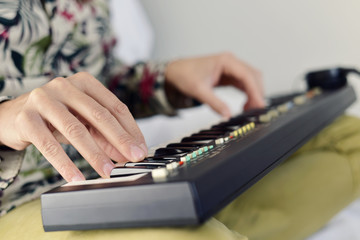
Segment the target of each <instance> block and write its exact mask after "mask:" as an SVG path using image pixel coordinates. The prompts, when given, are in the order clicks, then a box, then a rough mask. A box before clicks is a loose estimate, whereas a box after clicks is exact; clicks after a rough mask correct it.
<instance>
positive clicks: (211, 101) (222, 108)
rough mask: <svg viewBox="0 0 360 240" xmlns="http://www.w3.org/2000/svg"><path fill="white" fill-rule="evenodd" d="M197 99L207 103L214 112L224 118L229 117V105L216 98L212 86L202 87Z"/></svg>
mask: <svg viewBox="0 0 360 240" xmlns="http://www.w3.org/2000/svg"><path fill="white" fill-rule="evenodd" d="M197 99H198V100H199V101H201V102H203V103H205V104H208V105H209V106H210V107H211V108H212V109H213V110H214V111H215V112H217V113H219V114H220V115H221V116H223V117H224V118H226V119H229V118H230V117H231V111H230V109H229V107H228V106H227V105H226V104H225V103H224V102H223V101H222V100H221V99H220V98H218V97H217V96H216V95H215V93H214V91H213V89H212V88H203V89H202V91H201V92H200V93H199V94H198V96H197Z"/></svg>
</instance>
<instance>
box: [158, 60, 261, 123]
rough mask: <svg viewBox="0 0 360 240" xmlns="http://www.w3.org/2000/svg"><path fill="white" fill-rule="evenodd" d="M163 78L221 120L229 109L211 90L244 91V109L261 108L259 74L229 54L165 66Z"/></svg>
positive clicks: (178, 61) (180, 61)
mask: <svg viewBox="0 0 360 240" xmlns="http://www.w3.org/2000/svg"><path fill="white" fill-rule="evenodd" d="M165 78H166V81H168V82H169V83H170V84H172V85H173V86H175V87H176V88H177V89H178V90H179V91H180V92H182V93H183V94H185V95H188V96H190V97H193V98H195V99H197V100H199V101H200V102H203V103H206V104H208V105H209V106H210V107H211V108H212V109H214V110H215V111H216V112H218V113H219V114H221V115H222V116H223V117H225V118H229V117H230V116H231V113H230V109H229V107H228V106H227V105H226V104H225V103H224V102H223V101H222V100H220V99H219V98H218V97H217V96H216V95H215V94H214V91H213V88H214V87H215V86H225V85H232V86H234V87H236V88H238V89H240V90H242V91H244V92H245V93H246V94H247V96H248V100H247V102H246V104H245V106H244V109H245V110H246V109H249V108H261V107H264V99H263V95H264V93H263V85H262V77H261V74H260V72H259V71H257V70H256V69H254V68H253V67H251V66H249V65H248V64H246V63H245V62H243V61H241V60H239V59H237V58H236V57H235V56H234V55H233V54H231V53H221V54H217V55H213V56H207V57H199V58H189V59H181V60H177V61H173V62H171V63H169V65H168V66H167V68H166V71H165Z"/></svg>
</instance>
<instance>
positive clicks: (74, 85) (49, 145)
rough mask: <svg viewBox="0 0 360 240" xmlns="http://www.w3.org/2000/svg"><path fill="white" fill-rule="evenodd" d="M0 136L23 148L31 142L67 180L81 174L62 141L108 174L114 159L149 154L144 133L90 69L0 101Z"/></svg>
mask: <svg viewBox="0 0 360 240" xmlns="http://www.w3.org/2000/svg"><path fill="white" fill-rule="evenodd" d="M0 126H1V131H0V142H1V144H3V145H6V146H8V147H10V148H13V149H16V150H23V149H25V148H26V147H27V146H28V145H29V144H34V145H35V146H36V147H37V149H38V150H39V151H40V152H41V153H42V154H43V156H44V157H45V158H46V159H47V160H48V161H49V162H50V163H51V164H52V165H53V166H54V167H55V169H56V170H57V171H58V172H59V173H60V174H61V175H62V176H63V177H64V179H65V180H66V181H68V182H70V181H78V180H84V179H85V178H84V176H83V175H82V173H81V172H80V171H79V169H78V168H77V167H76V166H75V164H74V163H73V162H72V161H71V160H70V159H69V157H68V156H67V155H66V153H65V151H64V150H63V149H62V147H61V145H60V143H66V144H69V143H70V144H72V145H73V146H74V147H75V148H76V149H77V150H78V151H79V152H80V154H81V155H82V156H83V157H84V158H85V159H86V160H87V161H88V162H89V163H90V165H91V166H92V167H93V168H94V169H95V170H96V171H97V172H98V173H99V174H100V176H102V177H104V178H107V177H109V176H110V173H111V170H112V169H113V168H114V164H113V163H112V161H111V159H112V160H114V161H116V162H127V161H140V160H142V159H144V157H145V156H146V155H147V147H146V143H145V140H144V137H143V135H142V133H141V131H140V130H139V128H138V126H137V124H136V122H135V120H134V118H133V117H132V115H131V113H130V112H129V110H128V108H127V107H126V105H125V104H123V103H122V102H121V101H119V99H118V98H117V97H116V96H115V95H113V94H112V93H111V92H110V91H109V90H108V89H106V88H105V87H104V86H103V85H102V84H101V83H100V82H99V81H98V80H96V79H95V78H94V77H93V76H91V75H90V74H88V73H77V74H75V75H73V76H71V77H68V78H55V79H54V80H52V81H50V82H49V83H47V84H45V85H44V86H42V87H40V88H36V89H34V90H33V91H31V92H29V93H27V94H24V95H21V96H19V97H18V98H16V99H14V100H10V101H7V102H4V103H2V104H0Z"/></svg>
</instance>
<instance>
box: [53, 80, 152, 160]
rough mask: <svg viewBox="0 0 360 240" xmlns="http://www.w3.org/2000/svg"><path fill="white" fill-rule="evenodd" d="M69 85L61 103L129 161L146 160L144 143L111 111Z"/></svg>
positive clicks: (61, 97)
mask: <svg viewBox="0 0 360 240" xmlns="http://www.w3.org/2000/svg"><path fill="white" fill-rule="evenodd" d="M68 84H69V86H67V91H66V92H64V93H63V94H62V95H61V96H58V98H60V99H61V102H63V103H64V104H65V105H66V106H67V107H69V108H71V109H72V110H73V111H76V112H77V114H79V115H80V116H81V118H83V119H85V120H86V121H87V122H88V123H89V124H90V125H91V126H93V127H94V128H96V129H97V130H98V131H99V132H100V133H101V134H102V135H103V136H104V137H105V138H106V140H108V141H109V142H110V143H111V144H112V146H114V147H115V148H116V149H117V150H118V151H119V152H121V153H122V154H123V155H124V156H125V157H126V158H127V159H128V160H129V161H135V162H136V161H140V160H143V159H144V158H145V156H146V154H145V152H144V150H142V149H141V148H140V147H139V146H140V145H141V144H142V143H139V142H138V141H137V140H136V139H135V138H134V137H133V136H132V135H130V134H129V133H128V132H127V131H126V130H125V129H124V127H123V125H121V124H120V123H119V122H118V121H117V119H116V118H115V117H114V115H113V114H111V112H110V111H109V110H107V109H106V108H105V107H103V106H102V105H100V104H99V103H98V102H97V101H95V100H94V99H93V98H91V97H90V96H89V95H86V94H84V93H83V92H81V91H80V90H79V89H78V88H76V87H74V86H73V85H72V84H71V83H68ZM129 114H130V113H129ZM69 140H70V139H69Z"/></svg>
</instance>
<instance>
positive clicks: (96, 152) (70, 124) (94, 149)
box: [35, 89, 114, 178]
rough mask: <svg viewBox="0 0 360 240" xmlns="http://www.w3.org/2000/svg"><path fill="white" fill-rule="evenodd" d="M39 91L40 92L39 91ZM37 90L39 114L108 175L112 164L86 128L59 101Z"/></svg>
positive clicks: (106, 176)
mask: <svg viewBox="0 0 360 240" xmlns="http://www.w3.org/2000/svg"><path fill="white" fill-rule="evenodd" d="M39 91H40V92H39ZM37 92H39V93H37V95H38V96H37V97H36V98H38V99H41V101H36V103H37V104H36V105H35V106H36V107H37V110H38V112H39V113H40V115H41V116H42V117H43V118H44V119H45V120H46V121H48V122H50V123H51V124H52V125H53V126H54V127H55V128H56V129H57V130H58V131H59V132H60V133H61V134H62V135H64V137H65V138H66V139H67V140H68V141H69V142H70V143H71V144H72V145H73V146H74V147H75V148H76V149H77V150H78V151H79V153H80V154H81V155H82V156H83V157H84V158H85V159H86V160H87V161H88V162H89V163H90V165H91V166H92V167H93V168H94V169H95V171H96V172H98V173H99V175H100V176H102V177H104V178H108V177H110V173H111V170H112V169H113V168H114V164H113V163H112V162H111V160H110V159H109V157H108V156H106V154H105V153H104V152H103V151H102V150H101V149H100V148H99V146H98V145H97V144H96V143H95V141H94V139H93V138H92V137H91V135H90V133H89V131H88V130H87V128H86V127H85V126H84V125H83V124H82V123H81V122H80V121H79V120H78V119H77V118H76V117H75V116H74V115H72V114H71V113H70V112H69V111H68V109H67V108H66V107H65V106H64V105H62V104H61V103H59V102H57V101H54V100H52V99H49V97H48V96H47V95H46V93H44V92H41V90H40V89H39V90H38V91H37Z"/></svg>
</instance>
